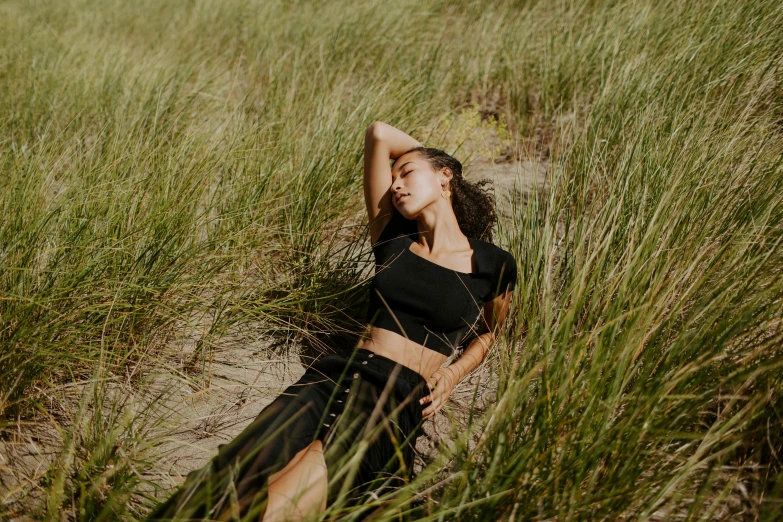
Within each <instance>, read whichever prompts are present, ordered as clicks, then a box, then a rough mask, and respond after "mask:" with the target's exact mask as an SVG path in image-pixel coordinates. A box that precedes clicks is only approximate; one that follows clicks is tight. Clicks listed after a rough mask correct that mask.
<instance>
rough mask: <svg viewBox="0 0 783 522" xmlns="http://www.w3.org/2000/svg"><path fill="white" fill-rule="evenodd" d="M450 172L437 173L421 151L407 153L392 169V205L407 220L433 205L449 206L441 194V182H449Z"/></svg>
mask: <svg viewBox="0 0 783 522" xmlns="http://www.w3.org/2000/svg"><path fill="white" fill-rule="evenodd" d="M447 171H448V170H447V169H446V170H445V171H444V172H441V173H436V172H435V171H434V170H432V167H430V164H429V162H428V161H427V160H426V159H424V158H422V157H421V155H420V154H419V152H409V153H407V154H403V155H402V156H400V157H399V158H398V159H397V161H395V162H394V167H393V168H392V184H391V195H392V204H393V205H394V206H395V207H396V208H397V210H399V212H400V214H402V215H403V216H404V217H405V218H407V219H414V218H415V217H416V216H418V215H419V213H420V212H421V211H422V210H423V209H424V208H426V207H427V206H429V205H432V204H440V202H441V201H442V202H444V203H448V201H447V200H446V199H444V198H442V197H441V195H440V194H441V191H442V190H443V187H442V185H441V183H444V184H445V183H446V182H447V181H448V177H447V176H446V174H445V172H447ZM398 195H400V196H402V197H401V199H398V198H397V196H398Z"/></svg>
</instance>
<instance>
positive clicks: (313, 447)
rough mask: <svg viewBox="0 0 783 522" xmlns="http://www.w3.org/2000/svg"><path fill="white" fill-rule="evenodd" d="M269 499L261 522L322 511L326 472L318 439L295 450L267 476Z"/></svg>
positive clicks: (292, 517) (272, 521)
mask: <svg viewBox="0 0 783 522" xmlns="http://www.w3.org/2000/svg"><path fill="white" fill-rule="evenodd" d="M268 483H269V500H268V504H267V506H266V510H265V512H264V516H263V519H262V522H278V521H285V520H301V519H302V518H304V517H307V516H308V515H312V514H314V513H320V512H322V511H324V510H325V509H326V499H327V472H326V461H325V460H324V455H323V445H322V444H321V441H320V440H315V441H313V442H312V443H311V444H310V445H309V446H307V447H306V448H304V449H303V450H301V451H299V452H298V453H297V454H296V456H294V458H293V459H291V461H290V462H289V463H288V464H286V466H285V467H284V468H283V469H281V470H280V471H278V472H276V473H273V474H272V475H270V476H269V482H268Z"/></svg>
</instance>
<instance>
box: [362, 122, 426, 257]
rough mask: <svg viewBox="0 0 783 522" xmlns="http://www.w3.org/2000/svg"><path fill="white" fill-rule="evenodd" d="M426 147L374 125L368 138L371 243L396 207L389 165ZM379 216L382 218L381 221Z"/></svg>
mask: <svg viewBox="0 0 783 522" xmlns="http://www.w3.org/2000/svg"><path fill="white" fill-rule="evenodd" d="M420 146H422V144H421V143H420V142H418V141H416V140H415V139H414V138H412V137H411V136H409V135H408V134H406V133H404V132H403V131H401V130H399V129H397V128H395V127H392V126H391V125H389V124H388V123H384V122H382V121H376V122H373V123H372V125H370V126H369V127H368V128H367V132H366V133H365V135H364V201H365V203H366V204H367V216H368V218H369V221H370V241H371V242H372V243H375V242H376V241H377V240H378V236H380V235H381V230H383V227H384V226H386V223H387V222H388V221H389V219H390V217H391V214H392V212H393V211H394V205H393V204H392V199H391V190H390V189H391V184H392V173H391V166H390V165H389V162H390V161H391V160H393V159H397V158H399V157H400V156H402V155H403V154H405V152H407V151H409V150H411V149H413V148H415V147H420ZM378 216H382V217H381V218H380V219H378Z"/></svg>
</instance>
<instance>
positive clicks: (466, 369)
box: [448, 332, 494, 386]
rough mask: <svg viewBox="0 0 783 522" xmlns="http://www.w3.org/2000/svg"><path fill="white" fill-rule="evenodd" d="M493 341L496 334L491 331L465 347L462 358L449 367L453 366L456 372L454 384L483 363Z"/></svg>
mask: <svg viewBox="0 0 783 522" xmlns="http://www.w3.org/2000/svg"><path fill="white" fill-rule="evenodd" d="M493 342H494V335H493V334H492V333H491V332H487V333H483V334H481V335H479V336H477V337H476V338H475V339H473V340H472V341H471V342H470V345H469V346H468V347H467V348H465V351H464V352H462V355H461V356H460V358H459V359H457V360H456V361H454V362H453V363H451V364H450V365H449V366H448V368H451V369H452V370H453V372H454V373H455V379H456V382H455V383H454V386H456V385H457V383H459V382H460V381H461V380H462V379H464V378H465V376H466V375H468V374H469V373H470V372H472V371H473V370H475V369H476V367H477V366H478V365H479V364H481V361H483V360H484V357H486V355H487V353H488V352H489V349H490V347H491V346H492V343H493Z"/></svg>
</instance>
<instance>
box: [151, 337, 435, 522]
mask: <svg viewBox="0 0 783 522" xmlns="http://www.w3.org/2000/svg"><path fill="white" fill-rule="evenodd" d="M428 393H429V389H428V388H427V385H426V382H425V380H424V378H423V377H422V376H421V375H420V374H418V373H417V372H415V371H413V370H411V369H410V368H408V367H406V366H403V365H401V364H399V363H397V362H395V361H393V360H392V359H389V358H386V357H383V356H380V355H377V354H375V353H373V352H371V351H369V350H365V349H362V348H359V349H356V350H354V351H353V353H352V354H350V355H348V356H343V355H338V354H329V355H321V356H319V357H318V358H317V359H316V360H315V361H314V362H313V363H312V364H311V365H310V367H308V368H307V370H306V371H305V373H304V375H302V377H301V378H300V379H299V380H298V381H297V382H295V383H294V384H292V385H291V386H289V387H288V388H286V389H285V391H284V392H283V393H282V394H281V395H280V396H278V397H277V398H276V399H275V400H273V401H272V402H271V403H270V404H269V405H267V406H266V407H265V408H264V409H263V410H262V411H261V413H259V415H258V416H257V417H256V419H255V420H254V421H253V422H252V423H251V424H250V425H249V426H248V427H247V428H245V429H244V430H243V431H242V432H241V433H240V434H239V435H237V437H236V438H234V439H233V440H232V441H231V442H229V443H228V444H224V445H221V446H218V454H217V455H216V456H215V457H214V458H213V459H212V460H211V461H210V462H208V463H207V464H206V465H205V466H204V467H203V468H201V469H198V470H195V471H192V472H191V473H189V474H188V476H187V478H186V479H185V482H184V483H183V484H182V485H181V486H180V487H179V488H178V489H177V490H176V491H175V492H174V494H173V495H172V496H171V497H169V498H168V500H166V501H165V502H163V503H161V504H159V505H158V507H157V508H156V509H154V510H153V512H152V513H151V514H150V515H149V516H148V518H147V520H150V521H152V520H202V519H209V520H231V519H232V518H233V515H232V512H233V513H237V512H239V514H240V516H241V517H242V518H243V519H244V518H245V517H247V519H248V520H259V519H260V518H261V516H262V515H263V512H264V509H265V508H266V501H267V487H266V485H267V478H268V477H269V475H271V474H273V473H275V472H276V471H279V470H280V469H282V468H283V467H285V465H286V464H287V463H288V462H289V461H290V460H291V459H292V458H293V457H294V456H295V455H296V453H298V452H299V451H300V450H302V449H303V448H305V447H307V446H308V445H309V444H310V443H311V442H313V441H315V440H320V441H321V442H322V443H323V447H324V459H325V461H326V466H327V474H328V482H329V490H328V498H327V502H328V503H329V504H332V503H334V502H335V501H336V500H337V499H338V498H341V500H342V501H343V502H344V504H343V505H354V504H356V503H359V502H361V498H362V496H363V495H364V494H365V493H368V492H369V491H371V490H378V489H381V490H384V489H385V488H396V487H399V486H401V485H402V484H404V483H406V482H407V481H408V480H410V478H411V477H412V473H413V457H414V447H415V444H416V439H417V438H418V436H419V435H420V434H421V433H422V429H421V426H422V414H421V412H422V409H423V408H425V407H426V406H427V404H426V403H425V404H419V399H421V398H422V397H424V396H426V395H427V394H428ZM360 441H362V442H360Z"/></svg>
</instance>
